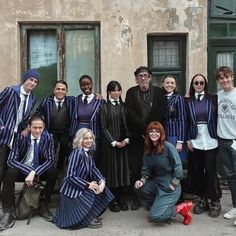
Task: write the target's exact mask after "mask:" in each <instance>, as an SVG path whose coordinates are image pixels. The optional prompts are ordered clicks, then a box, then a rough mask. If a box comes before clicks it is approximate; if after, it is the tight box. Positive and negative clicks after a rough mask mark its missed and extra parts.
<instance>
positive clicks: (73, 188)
mask: <svg viewBox="0 0 236 236" xmlns="http://www.w3.org/2000/svg"><path fill="white" fill-rule="evenodd" d="M100 180H104V181H105V178H104V177H103V176H102V174H101V173H100V171H99V170H98V169H97V167H96V165H95V162H94V160H93V156H92V155H88V156H86V154H85V151H84V149H73V151H72V152H71V154H70V156H69V164H68V169H67V175H66V177H65V179H64V181H63V184H62V187H61V190H60V192H61V193H62V194H63V195H65V196H67V197H69V198H77V197H79V196H80V194H81V192H82V191H83V190H85V189H87V187H88V186H87V184H88V182H91V181H97V182H99V181H100Z"/></svg>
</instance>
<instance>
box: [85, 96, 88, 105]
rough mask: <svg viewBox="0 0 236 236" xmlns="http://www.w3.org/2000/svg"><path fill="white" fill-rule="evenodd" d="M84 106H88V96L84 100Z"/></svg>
mask: <svg viewBox="0 0 236 236" xmlns="http://www.w3.org/2000/svg"><path fill="white" fill-rule="evenodd" d="M84 104H88V96H87V95H86V96H85V98H84Z"/></svg>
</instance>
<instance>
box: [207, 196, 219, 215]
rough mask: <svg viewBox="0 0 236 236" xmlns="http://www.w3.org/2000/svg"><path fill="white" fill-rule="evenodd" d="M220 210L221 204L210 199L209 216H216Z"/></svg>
mask: <svg viewBox="0 0 236 236" xmlns="http://www.w3.org/2000/svg"><path fill="white" fill-rule="evenodd" d="M220 212H221V205H220V201H219V200H216V201H211V204H210V208H209V216H210V217H212V218H216V217H218V216H219V215H220Z"/></svg>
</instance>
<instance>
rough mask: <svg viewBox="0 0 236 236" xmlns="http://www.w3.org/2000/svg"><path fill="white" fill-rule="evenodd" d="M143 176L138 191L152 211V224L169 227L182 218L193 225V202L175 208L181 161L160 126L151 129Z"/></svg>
mask: <svg viewBox="0 0 236 236" xmlns="http://www.w3.org/2000/svg"><path fill="white" fill-rule="evenodd" d="M141 174H142V177H141V179H140V180H137V181H136V182H135V189H136V193H137V195H138V197H139V199H140V202H141V204H142V206H143V207H145V208H146V209H147V210H150V216H149V220H150V221H152V222H167V223H170V222H171V220H172V219H173V218H174V217H175V215H176V214H181V215H182V216H183V217H184V220H183V224H185V225H188V224H190V222H191V220H192V214H191V209H192V202H183V203H181V204H179V205H175V204H176V202H177V201H178V199H179V197H180V194H181V186H180V184H179V182H180V180H181V178H182V176H183V169H182V164H181V159H180V156H179V154H178V152H177V150H176V149H175V147H174V146H173V145H172V144H171V143H169V142H167V141H165V132H164V129H163V126H162V125H161V123H160V122H157V121H153V122H151V123H150V124H149V125H148V128H147V131H146V137H145V145H144V157H143V167H142V171H141Z"/></svg>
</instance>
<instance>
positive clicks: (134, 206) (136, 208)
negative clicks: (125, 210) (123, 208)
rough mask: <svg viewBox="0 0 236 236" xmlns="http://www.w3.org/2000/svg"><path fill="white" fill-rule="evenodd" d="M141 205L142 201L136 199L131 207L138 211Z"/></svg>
mask: <svg viewBox="0 0 236 236" xmlns="http://www.w3.org/2000/svg"><path fill="white" fill-rule="evenodd" d="M140 206H141V205H140V202H139V201H138V200H134V201H133V203H132V205H131V208H130V209H131V210H133V211H136V210H138V209H139V208H140Z"/></svg>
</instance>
